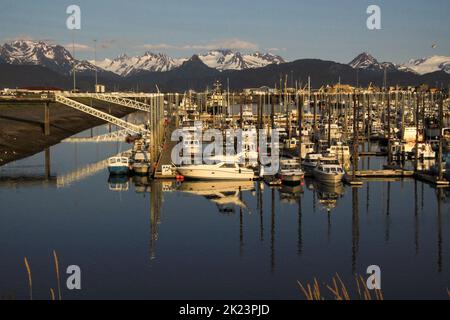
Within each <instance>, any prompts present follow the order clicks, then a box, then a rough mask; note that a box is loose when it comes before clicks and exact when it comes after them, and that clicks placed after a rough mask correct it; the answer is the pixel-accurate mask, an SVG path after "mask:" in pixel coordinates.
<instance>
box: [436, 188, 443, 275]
mask: <svg viewBox="0 0 450 320" xmlns="http://www.w3.org/2000/svg"><path fill="white" fill-rule="evenodd" d="M442 197H443V194H442V188H437V198H438V199H437V200H438V203H437V209H438V212H437V224H438V225H437V228H438V239H437V240H438V243H437V244H438V261H437V263H438V272H439V273H440V272H442V202H441V200H442Z"/></svg>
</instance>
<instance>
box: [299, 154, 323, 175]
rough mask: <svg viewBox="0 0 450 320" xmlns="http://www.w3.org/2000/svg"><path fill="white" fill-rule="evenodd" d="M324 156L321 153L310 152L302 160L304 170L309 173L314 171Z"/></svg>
mask: <svg viewBox="0 0 450 320" xmlns="http://www.w3.org/2000/svg"><path fill="white" fill-rule="evenodd" d="M321 157H322V155H321V154H320V153H308V154H307V155H306V157H305V159H304V160H303V161H302V167H303V170H305V171H306V172H307V173H312V172H313V170H314V168H315V167H317V165H318V164H319V159H320V158H321Z"/></svg>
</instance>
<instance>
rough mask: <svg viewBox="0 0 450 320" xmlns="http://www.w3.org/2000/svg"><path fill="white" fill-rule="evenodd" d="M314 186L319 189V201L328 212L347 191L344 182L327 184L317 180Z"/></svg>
mask: <svg viewBox="0 0 450 320" xmlns="http://www.w3.org/2000/svg"><path fill="white" fill-rule="evenodd" d="M314 188H315V189H317V195H318V198H319V203H320V204H321V205H322V206H323V207H324V208H325V209H326V210H327V211H328V212H330V211H331V210H332V209H334V208H335V207H336V205H337V201H338V199H339V198H341V197H342V196H343V195H344V193H345V189H344V185H343V183H342V182H339V183H335V184H326V183H320V182H318V181H316V182H315V183H314Z"/></svg>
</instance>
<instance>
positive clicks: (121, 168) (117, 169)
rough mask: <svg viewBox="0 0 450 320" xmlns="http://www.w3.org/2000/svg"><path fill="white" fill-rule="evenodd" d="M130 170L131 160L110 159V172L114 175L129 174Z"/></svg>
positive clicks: (121, 158) (122, 158) (125, 158)
mask: <svg viewBox="0 0 450 320" xmlns="http://www.w3.org/2000/svg"><path fill="white" fill-rule="evenodd" d="M129 170H130V158H127V157H121V156H116V157H111V158H109V159H108V171H109V173H110V174H113V175H122V174H128V172H129Z"/></svg>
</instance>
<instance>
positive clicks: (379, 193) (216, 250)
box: [0, 126, 450, 299]
mask: <svg viewBox="0 0 450 320" xmlns="http://www.w3.org/2000/svg"><path fill="white" fill-rule="evenodd" d="M107 130H108V126H101V127H97V128H94V129H93V132H91V130H88V131H85V132H83V133H81V134H78V135H77V136H80V137H81V136H85V137H88V136H90V135H91V134H92V133H93V134H94V135H96V134H101V133H104V132H107ZM130 147H131V146H130V145H127V144H126V143H121V142H105V143H65V142H63V143H60V144H58V145H56V146H54V147H51V148H50V150H49V152H47V157H46V152H45V151H42V152H41V153H39V154H36V155H34V156H31V157H29V158H26V159H22V160H18V161H15V162H12V163H9V164H7V165H5V166H3V167H0V221H1V223H0V243H1V244H2V246H1V249H0V260H1V261H2V263H1V264H0V296H1V297H3V298H5V299H8V298H11V299H27V298H28V297H29V287H28V278H27V277H28V276H27V271H26V268H25V265H24V257H26V258H27V260H28V262H29V265H30V269H31V273H32V278H33V297H34V298H35V299H49V298H50V288H53V289H55V288H57V280H56V276H55V267H54V259H53V250H55V252H56V253H57V255H58V258H59V264H60V268H61V278H62V279H61V281H62V298H63V299H87V298H89V299H109V298H112V299H120V298H126V299H131V298H138V299H141V298H142V299H304V298H305V297H304V295H303V294H302V292H301V290H300V288H299V285H298V282H300V283H302V284H306V283H312V282H313V280H314V278H317V279H318V281H319V282H320V283H330V282H331V279H332V277H333V276H335V275H336V274H338V275H339V276H340V277H341V278H342V280H343V281H344V282H345V284H346V286H347V288H348V289H349V291H350V293H351V295H353V296H354V295H355V294H356V285H355V278H354V276H355V274H358V275H362V276H363V277H367V274H366V270H367V267H368V266H371V265H378V266H379V267H380V269H381V280H382V283H381V285H382V291H383V295H384V298H385V299H393V298H402V299H406V298H412V299H418V298H427V299H431V298H436V299H446V298H447V288H448V287H450V268H449V265H450V250H449V245H450V238H449V237H450V234H449V231H450V228H449V226H450V219H449V218H450V216H449V214H450V190H449V189H448V188H446V189H436V188H435V187H433V186H431V185H428V184H426V183H423V182H419V181H415V180H413V179H405V180H394V179H392V180H383V181H381V180H380V181H370V182H365V183H364V185H363V186H362V187H361V188H351V187H349V186H344V185H340V186H337V187H329V186H325V185H320V184H318V183H316V182H314V181H312V180H308V179H307V180H306V181H305V182H304V183H303V184H302V185H301V186H298V187H277V188H270V187H269V186H267V185H264V184H263V183H262V182H261V183H260V182H242V183H240V182H233V183H229V182H214V181H212V182H188V181H186V182H175V181H173V180H169V181H161V180H156V181H152V180H150V179H148V178H146V177H141V178H139V177H130V178H113V177H109V174H108V170H107V168H106V166H105V163H104V160H105V159H107V158H108V157H110V156H112V155H115V154H117V153H118V152H120V151H124V150H126V149H128V148H130ZM46 158H47V163H46ZM364 162H366V165H365V166H366V167H367V159H362V160H361V165H362V164H363V163H364ZM381 163H382V160H380V159H379V158H372V159H371V164H372V165H375V164H377V165H378V164H380V165H381ZM46 169H47V170H49V173H50V175H46V174H45V172H46ZM69 265H77V266H79V267H80V269H81V275H82V277H81V286H82V289H81V290H73V291H70V290H68V289H66V286H65V279H67V277H68V275H67V274H66V273H65V271H66V268H67V266H69ZM324 295H327V293H326V292H324Z"/></svg>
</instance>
